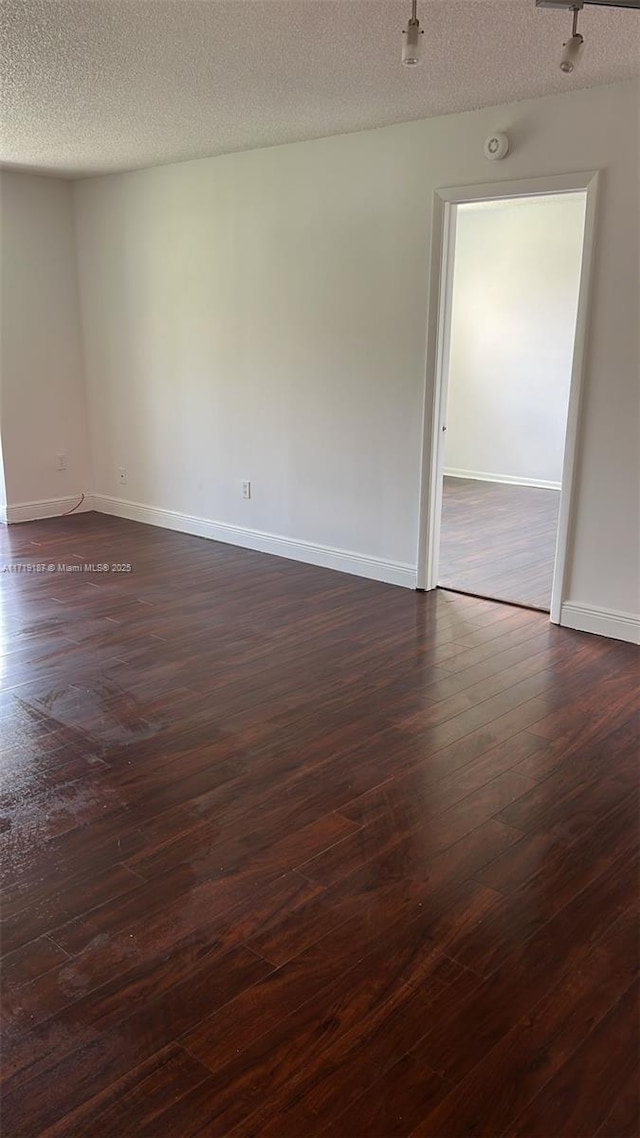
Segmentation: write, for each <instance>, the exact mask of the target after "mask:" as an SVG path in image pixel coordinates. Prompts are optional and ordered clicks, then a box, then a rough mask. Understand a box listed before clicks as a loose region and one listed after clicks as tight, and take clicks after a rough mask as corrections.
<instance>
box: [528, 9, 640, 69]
mask: <svg viewBox="0 0 640 1138" xmlns="http://www.w3.org/2000/svg"><path fill="white" fill-rule="evenodd" d="M585 5H588V6H589V7H593V8H625V9H627V11H630V10H631V9H636V10H637V9H639V8H640V0H536V8H562V9H564V10H566V11H570V12H573V29H572V32H571V35H570V37H569V39H568V40H567V42H566V43H564V44H563V45H562V47H563V52H562V56H561V59H560V70H561V71H562V72H564V74H565V75H571V73H572V71H574V70H575V68H576V67H577V65H578V63H579V62H580V59H581V57H582V52H583V50H584V36H581V35H580V33H579V31H578V14H579V13H580V12H581V11H582V9H583V8H584V6H585Z"/></svg>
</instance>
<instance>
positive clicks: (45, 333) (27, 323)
mask: <svg viewBox="0 0 640 1138" xmlns="http://www.w3.org/2000/svg"><path fill="white" fill-rule="evenodd" d="M0 221H1V227H0V261H1V265H0V286H1V295H0V306H1V307H0V311H1V313H2V321H1V323H2V327H1V333H2V335H1V346H0V384H1V399H2V421H1V424H0V426H1V430H2V451H3V455H4V468H5V481H6V495H7V509H8V513H9V518H10V520H11V519H13V520H20V518H21V517H23V516H24V517H31V516H36V515H42V514H46V513H50V512H60V508H58V507H56V506H55V505H54V506H53V507H51V506H50V505H45V506H44V507H43V508H41V509H38V507H37V506H34V505H33V503H41V502H43V501H44V502H45V503H51V500H52V499H65V500H69V501H70V502H71V503H72V504H73V503H74V502H75V501H76V500H77V499H78V498H79V497H80V494H81V493H83V492H87V491H90V490H91V474H90V461H89V441H88V422H87V412H86V392H85V386H84V375H83V358H82V343H81V334H80V315H79V306H78V292H77V280H76V259H75V248H74V228H73V191H72V186H71V184H70V183H69V182H63V181H60V180H59V179H54V178H39V177H34V176H32V175H25V174H17V173H11V172H9V171H2V174H1V176H0ZM58 454H66V456H67V469H66V470H65V471H58V470H57V455H58ZM23 503H29V507H28V508H26V509H25V511H24V513H23V512H21V510H20V509H19V506H21V504H23ZM64 505H65V502H64V501H63V503H62V506H63V507H64Z"/></svg>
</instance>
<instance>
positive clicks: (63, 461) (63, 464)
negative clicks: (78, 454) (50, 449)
mask: <svg viewBox="0 0 640 1138" xmlns="http://www.w3.org/2000/svg"><path fill="white" fill-rule="evenodd" d="M56 457H57V459H58V470H66V469H67V456H66V454H59V455H57V456H56Z"/></svg>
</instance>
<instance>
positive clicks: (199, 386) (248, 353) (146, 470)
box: [76, 82, 640, 613]
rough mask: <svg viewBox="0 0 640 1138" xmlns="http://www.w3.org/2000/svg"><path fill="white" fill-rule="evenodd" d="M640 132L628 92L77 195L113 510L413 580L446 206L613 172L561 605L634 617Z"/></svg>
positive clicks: (348, 140) (109, 184) (99, 438)
mask: <svg viewBox="0 0 640 1138" xmlns="http://www.w3.org/2000/svg"><path fill="white" fill-rule="evenodd" d="M505 129H506V130H507V131H509V132H510V134H511V136H512V140H513V149H512V153H511V155H510V156H509V158H507V159H506V160H505V161H504V162H502V163H500V164H492V165H489V164H488V163H487V162H486V160H485V159H484V158H483V156H482V144H483V140H484V138H485V137H486V135H487V134H488V133H489V131H493V130H505ZM637 140H638V84H637V82H633V83H627V84H620V85H615V86H611V87H603V88H594V89H591V90H584V91H576V92H572V93H569V94H565V95H561V96H553V97H549V98H545V99H541V100H530V101H527V102H523V103H519V104H514V105H511V106H508V107H499V108H493V109H487V110H481V111H478V112H473V113H470V114H463V115H451V116H448V117H445V118H439V119H431V120H427V121H423V122H415V123H408V124H403V125H400V126H394V127H388V128H385V129H383V130H379V131H371V132H365V133H361V134H355V135H350V136H342V137H336V138H329V139H325V140H321V141H316V142H310V143H301V144H296V145H292V146H285V147H278V148H273V149H270V150H262V151H254V152H249V153H244V154H236V155H231V156H227V157H222V158H215V159H205V160H201V161H197V162H190V163H184V164H181V165H174V166H166V167H162V168H158V169H154V170H147V171H140V172H136V173H132V174H127V175H117V176H111V177H101V178H94V179H88V180H85V181H83V182H80V183H78V184H77V185H76V202H77V234H78V256H79V273H80V281H81V297H82V307H83V315H84V338H85V346H86V373H87V382H88V389H89V400H90V418H91V429H92V441H93V453H94V463H95V489H96V491H97V492H98V494H99V495H102V496H103V500H102V505H103V507H106V508H108V509H114V510H120V511H121V512H124V513H126V512H127V510H129V511H131V507H128V506H126V505H121V506H119V505H118V504H117V502H116V501H114V500H115V499H117V498H121V499H128V500H130V501H133V502H137V503H142V504H144V505H147V506H156V507H163V508H167V509H170V510H174V511H178V512H181V513H186V514H190V515H197V516H199V517H204V518H208V519H213V520H214V521H217V522H222V523H226V524H227V525H231V526H238V527H249V529H251V530H252V531H258V530H260V531H267V532H269V533H272V534H279V535H284V536H285V537H287V538H289V539H292V540H294V541H301V540H302V541H304V540H306V541H310V542H314V543H317V544H318V545H320V546H335V547H339V548H342V549H345V550H350V551H355V552H356V553H358V554H360V555H363V556H364V557H365V558H369V559H370V561H369V562H367V565H368V566H369V571H371V572H372V573H374V572H377V571H379V572H380V574H381V575H384V572H385V571H386V570H385V565H386V563H387V562H394V563H398V562H400V563H404V564H406V565H408V566H410V567H414V566H415V562H416V543H417V522H418V494H419V483H420V452H421V445H422V437H421V436H422V407H423V389H424V367H425V328H426V313H427V267H428V260H429V247H430V218H431V203H432V193H433V190H434V188H436V187H438V186H443V185H462V184H465V183H467V184H470V183H476V182H479V181H495V180H496V178H504V179H511V178H522V177H530V176H536V175H538V176H540V175H545V174H558V173H561V172H564V171H573V170H586V169H594V168H600V169H602V170H603V171H604V177H603V180H602V194H601V201H600V215H599V223H598V235H597V258H596V277H597V279H596V287H595V293H594V297H593V309H592V314H591V319H590V329H589V345H588V357H589V358H588V373H587V376H586V383H585V388H586V390H585V401H584V416H583V432H582V446H581V455H580V460H579V471H578V493H577V502H576V525H575V540H574V546H573V556H572V559H571V575H570V587H569V596H570V599H571V600H572V601H573V603H574V604H575V605H578V606H580V605H581V606H591V607H597V606H601V607H602V608H605V609H611V610H620V611H623V612H626V613H637V612H638V609H639V607H640V606H639V604H638V544H639V542H638V515H639V510H638V484H639V474H638V457H639V453H640V448H639V446H638V442H639V439H638V339H637V328H638V146H637ZM120 466H126V468H127V471H128V483H127V486H126V487H121V486H120V485H119V484H118V479H117V470H118V467H120ZM243 478H250V479H252V481H253V489H254V497H253V499H252V501H250V502H245V501H243V500H242V498H241V494H240V482H241V480H242V479H243ZM238 532H242V531H238ZM249 540H250V541H252V540H254V538H253V537H250V538H249ZM314 556H319V554H318V553H317V551H316V552H315V553H314ZM376 559H379V560H376ZM376 566H377V568H376ZM387 569H388V566H387ZM411 572H412V569H411Z"/></svg>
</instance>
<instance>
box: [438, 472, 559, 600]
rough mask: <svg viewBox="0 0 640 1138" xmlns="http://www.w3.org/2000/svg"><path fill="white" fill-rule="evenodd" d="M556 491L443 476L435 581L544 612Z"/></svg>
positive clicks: (550, 572) (555, 520) (548, 594)
mask: <svg viewBox="0 0 640 1138" xmlns="http://www.w3.org/2000/svg"><path fill="white" fill-rule="evenodd" d="M559 506H560V491H559V490H542V489H539V488H538V487H537V486H509V485H506V484H505V483H501V482H478V481H476V480H475V479H470V478H469V479H468V478H445V479H444V488H443V495H442V529H441V539H440V572H439V576H438V582H439V584H440V585H442V586H443V587H444V588H449V589H459V590H460V591H461V592H464V593H472V594H476V595H478V596H482V597H491V598H494V599H496V600H501V601H510V602H515V603H516V604H524V605H531V606H532V607H533V608H539V609H544V610H546V611H548V610H549V606H550V603H551V584H552V579H553V565H554V560H555V550H556V536H557V532H558V510H559Z"/></svg>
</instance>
